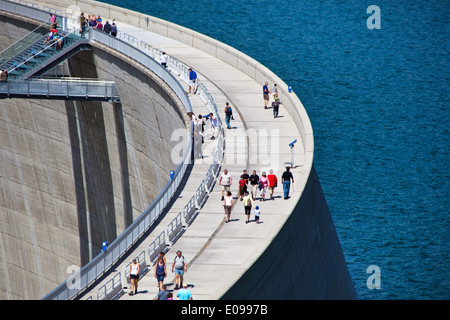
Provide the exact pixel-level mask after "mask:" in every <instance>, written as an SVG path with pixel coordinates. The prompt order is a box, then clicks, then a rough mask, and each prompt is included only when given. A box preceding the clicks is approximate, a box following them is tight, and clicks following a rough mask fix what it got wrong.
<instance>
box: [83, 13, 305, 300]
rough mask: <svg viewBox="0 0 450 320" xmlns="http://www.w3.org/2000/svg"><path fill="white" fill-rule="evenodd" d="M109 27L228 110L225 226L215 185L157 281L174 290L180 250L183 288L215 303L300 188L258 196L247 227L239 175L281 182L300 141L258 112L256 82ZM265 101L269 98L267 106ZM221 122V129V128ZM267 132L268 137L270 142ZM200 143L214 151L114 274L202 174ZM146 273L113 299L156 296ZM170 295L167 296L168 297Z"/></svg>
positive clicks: (154, 37) (130, 30)
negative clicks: (166, 59) (174, 67)
mask: <svg viewBox="0 0 450 320" xmlns="http://www.w3.org/2000/svg"><path fill="white" fill-rule="evenodd" d="M117 24H118V25H119V26H120V31H121V32H122V33H127V34H129V35H132V36H134V37H136V38H138V39H139V40H143V41H146V42H148V43H150V44H152V45H153V46H155V47H157V48H159V49H161V50H163V51H165V52H166V53H167V54H168V55H170V56H173V57H174V58H176V59H178V60H180V61H182V62H183V63H185V64H186V65H189V66H191V67H192V68H193V69H194V70H195V71H196V72H197V75H198V78H199V79H200V80H201V81H202V82H203V84H205V86H206V87H207V89H208V91H209V92H210V93H211V95H212V96H213V98H214V100H215V102H216V104H217V107H218V110H219V113H220V114H221V117H222V119H224V118H225V117H224V115H223V110H224V108H225V102H227V101H228V102H229V103H230V105H231V106H232V108H233V117H234V120H232V121H231V127H232V129H225V156H224V161H223V163H222V170H221V171H222V172H223V169H224V168H226V169H228V171H229V172H231V175H232V178H233V182H232V186H231V191H232V194H233V197H234V203H235V205H234V207H233V211H232V214H231V221H230V222H229V223H227V224H225V222H224V209H223V207H222V201H221V186H220V185H219V183H218V181H217V182H216V184H215V185H214V188H213V190H212V192H211V193H210V195H209V198H208V199H207V201H206V203H205V205H204V206H203V208H202V209H201V210H199V213H198V215H197V216H196V218H195V220H194V221H193V223H192V224H191V225H190V226H189V227H188V228H187V229H186V231H185V232H184V233H183V235H182V236H181V237H180V238H179V239H178V240H177V241H176V242H175V243H174V245H173V246H172V247H171V248H170V250H169V251H168V252H167V254H166V255H165V257H166V261H167V271H168V276H167V278H166V279H165V281H164V283H165V284H167V285H168V287H167V289H168V290H169V291H172V290H174V285H175V277H174V274H173V273H172V272H171V267H172V262H173V259H174V258H175V255H176V252H177V250H180V251H181V252H182V253H183V255H184V257H185V258H186V259H187V262H188V269H187V272H186V273H185V276H184V283H185V284H187V285H188V286H189V289H190V290H191V292H192V295H193V297H194V299H204V300H210V299H213V300H215V299H219V298H221V296H222V295H223V294H224V293H225V292H226V291H227V289H228V288H229V287H231V286H232V285H233V284H234V282H235V281H236V280H238V279H239V277H240V276H241V275H242V274H243V272H244V271H246V270H247V269H248V268H249V267H250V266H251V265H252V264H253V263H254V261H255V260H256V259H257V258H258V257H259V255H260V254H261V253H262V252H263V251H264V248H265V247H266V246H267V245H268V244H269V243H270V241H271V239H272V238H273V237H274V236H275V235H276V233H277V231H278V230H279V229H280V227H281V225H282V224H283V223H284V222H285V221H286V218H287V217H288V216H289V214H290V213H291V211H292V209H293V208H294V206H295V204H296V202H297V201H298V199H299V197H300V190H299V191H295V183H294V188H291V194H290V195H291V198H290V199H289V200H284V199H283V189H282V184H281V182H279V183H278V187H277V188H276V189H275V192H274V199H273V200H270V201H269V200H267V199H268V198H269V196H268V195H266V201H263V202H261V201H259V199H258V198H257V199H255V202H254V205H255V206H256V205H259V207H260V210H261V221H260V222H261V223H259V224H256V223H255V222H254V214H253V213H252V214H251V218H250V220H251V222H250V223H248V224H246V223H245V216H244V206H243V204H242V202H241V201H239V199H238V197H237V195H238V181H239V177H240V175H241V174H242V173H243V170H244V169H246V170H247V172H248V173H249V174H251V173H252V171H253V170H256V171H257V174H258V175H259V176H261V173H262V172H263V171H266V173H267V174H268V173H269V170H270V169H272V170H273V171H274V173H275V174H276V175H277V177H278V179H281V174H282V173H283V171H284V162H285V161H290V160H291V150H290V147H289V146H288V144H289V143H290V142H291V141H293V140H294V139H298V140H300V139H299V132H298V130H297V127H296V125H295V124H294V122H293V121H292V119H291V117H290V115H289V114H288V113H287V112H286V110H285V109H284V108H283V107H282V106H281V107H280V110H279V117H278V118H274V116H273V112H272V109H271V108H270V109H264V107H263V96H262V92H263V89H262V85H263V84H260V83H257V82H256V81H255V80H253V79H251V78H250V77H249V76H247V75H246V74H244V73H243V72H241V71H240V70H238V69H236V68H234V67H232V66H230V65H229V64H227V63H225V62H223V61H221V60H219V59H217V58H215V57H212V56H210V55H208V54H206V53H204V52H202V51H200V50H198V49H195V48H192V47H189V46H187V45H185V44H182V43H180V42H178V41H175V40H172V39H169V38H166V37H163V36H161V35H158V34H155V33H152V32H149V31H146V30H143V29H139V28H136V27H133V26H130V25H126V24H123V23H121V22H120V21H118V22H117ZM185 85H186V90H188V89H187V88H188V84H187V83H185ZM271 85H273V84H269V88H271ZM189 97H190V100H191V104H192V107H193V110H194V113H195V114H196V115H198V114H203V115H204V114H205V113H207V109H206V106H205V105H204V103H203V102H202V100H201V99H200V97H199V96H198V95H196V94H190V95H189ZM280 98H281V99H282V98H283V97H280ZM271 101H272V97H271V100H270V103H271ZM270 103H269V104H270ZM222 115H223V116H222ZM222 124H223V126H224V127H226V124H225V123H224V122H223V123H222ZM206 133H208V135H206V138H207V139H210V134H209V128H208V127H207V128H206ZM271 134H272V135H276V136H275V137H274V136H272V137H271ZM256 141H257V143H258V144H257V145H253V144H252V142H256ZM300 144H301V142H300V141H299V142H298V143H297V145H296V146H295V148H294V150H295V163H302V158H303V154H302V150H303V148H302V146H301V145H300ZM208 145H214V146H215V144H210V143H209V142H206V143H205V144H204V148H203V153H204V156H205V158H204V160H202V159H197V160H196V162H195V164H194V167H193V170H192V172H191V174H190V176H189V179H188V181H187V183H186V185H185V186H184V187H183V190H182V192H181V194H180V196H179V198H178V200H177V201H175V203H174V204H173V205H172V207H171V208H170V210H169V212H168V213H167V214H166V216H165V217H164V219H163V220H162V221H161V222H160V223H159V226H158V227H156V228H155V229H154V230H153V231H152V232H151V234H150V235H149V236H148V239H149V240H148V241H143V242H142V246H141V247H138V248H136V249H135V250H134V252H133V253H130V255H129V257H130V258H129V259H128V260H129V261H126V263H124V264H123V267H122V266H121V267H120V268H118V271H120V272H123V271H124V269H123V268H125V265H126V264H128V263H129V262H130V261H131V259H132V258H133V257H135V256H137V255H138V254H139V253H140V252H142V251H143V250H145V248H146V247H147V246H148V244H149V242H151V241H152V240H153V239H154V238H155V237H157V236H158V235H159V234H160V233H161V232H162V231H163V230H164V229H165V227H166V226H167V224H168V223H170V221H171V220H172V219H174V217H175V216H176V215H177V214H178V213H179V212H180V211H181V210H182V209H183V207H184V205H185V204H186V201H187V199H189V198H190V197H191V196H192V195H193V194H194V193H195V190H196V188H197V187H198V185H199V184H200V182H201V180H202V179H203V178H204V175H205V174H206V171H207V170H208V163H209V162H208V157H209V156H211V155H213V154H214V151H215V149H212V148H208ZM274 153H275V154H274ZM269 156H270V158H276V159H279V161H277V162H278V163H269V164H268V163H265V160H267V159H268V158H269ZM252 160H253V162H252ZM255 160H256V161H257V162H256V163H255V162H254V161H255ZM301 169H302V167H301V165H299V166H297V167H296V168H293V169H292V170H291V172H292V173H293V175H294V181H295V179H296V178H298V175H299V172H300V171H301ZM249 189H250V188H249ZM292 189H293V190H292ZM258 193H259V192H258ZM275 258H276V257H274V259H275ZM149 268H150V270H149V272H148V273H147V274H146V275H145V276H143V277H142V278H141V279H140V281H139V285H138V294H137V295H133V296H130V295H128V294H125V295H123V296H122V297H121V298H120V299H154V298H155V297H156V295H157V293H158V288H157V281H156V279H155V277H154V266H149ZM106 281H107V279H105V280H104V281H102V283H100V284H99V285H97V286H96V287H95V288H93V289H92V290H91V292H90V293H89V294H86V295H84V296H83V298H82V299H87V298H90V297H92V299H96V296H97V293H96V289H97V288H98V287H100V286H101V285H103V284H104V282H106ZM176 292H177V291H173V293H174V296H175V299H176Z"/></svg>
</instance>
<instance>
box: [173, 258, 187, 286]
mask: <svg viewBox="0 0 450 320" xmlns="http://www.w3.org/2000/svg"><path fill="white" fill-rule="evenodd" d="M174 271H175V290H177V289H178V288H181V287H182V286H183V277H184V273H185V272H186V271H187V261H186V259H185V258H184V256H183V255H182V253H181V251H180V250H178V251H177V255H176V256H175V259H173V263H172V273H173V272H174ZM178 283H179V284H180V286H179V287H178Z"/></svg>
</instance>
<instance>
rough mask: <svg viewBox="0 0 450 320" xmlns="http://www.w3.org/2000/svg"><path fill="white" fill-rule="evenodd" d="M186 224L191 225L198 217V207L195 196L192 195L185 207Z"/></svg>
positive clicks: (184, 217)
mask: <svg viewBox="0 0 450 320" xmlns="http://www.w3.org/2000/svg"><path fill="white" fill-rule="evenodd" d="M182 213H183V219H184V224H185V225H186V226H189V225H190V224H191V223H192V221H193V220H194V219H195V217H196V213H197V207H196V206H195V196H192V197H191V199H190V200H189V202H188V203H187V204H186V205H185V206H184V209H183V212H182Z"/></svg>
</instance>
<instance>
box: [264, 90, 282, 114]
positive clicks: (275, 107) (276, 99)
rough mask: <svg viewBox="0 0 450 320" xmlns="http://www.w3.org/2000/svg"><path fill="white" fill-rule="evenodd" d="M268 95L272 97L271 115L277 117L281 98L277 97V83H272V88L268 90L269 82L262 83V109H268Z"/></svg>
mask: <svg viewBox="0 0 450 320" xmlns="http://www.w3.org/2000/svg"><path fill="white" fill-rule="evenodd" d="M270 95H272V97H273V101H272V110H273V117H274V118H278V110H279V108H280V104H281V100H280V98H279V97H278V87H277V84H276V83H274V85H273V87H272V90H270V91H269V83H268V82H266V83H264V85H263V100H264V109H268V108H269V107H268V105H269V100H270Z"/></svg>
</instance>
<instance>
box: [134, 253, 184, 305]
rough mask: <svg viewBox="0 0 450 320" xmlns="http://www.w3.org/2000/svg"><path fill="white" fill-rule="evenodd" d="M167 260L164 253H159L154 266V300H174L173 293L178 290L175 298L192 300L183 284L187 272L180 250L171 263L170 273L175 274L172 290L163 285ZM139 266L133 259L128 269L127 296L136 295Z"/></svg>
mask: <svg viewBox="0 0 450 320" xmlns="http://www.w3.org/2000/svg"><path fill="white" fill-rule="evenodd" d="M166 264H167V260H166V257H165V256H164V252H162V251H161V252H159V255H158V257H157V259H156V263H155V266H154V272H153V274H154V277H155V278H156V281H157V286H158V295H157V297H156V300H174V297H173V291H175V290H178V292H177V295H176V297H177V298H178V299H179V300H192V299H193V298H192V293H191V291H190V290H189V289H188V285H187V284H186V283H185V284H183V279H184V273H185V272H186V271H187V266H188V264H187V260H186V258H185V257H184V255H183V254H182V252H181V251H180V250H178V251H177V253H176V255H175V258H174V259H173V263H172V273H173V274H175V287H174V290H168V289H167V284H164V280H165V279H166V278H167V275H168V272H167V266H166ZM140 272H141V270H140V264H139V263H138V262H137V261H136V259H133V261H132V263H131V264H130V268H129V280H130V291H129V292H128V294H129V295H135V294H137V293H138V282H139V275H140Z"/></svg>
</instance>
